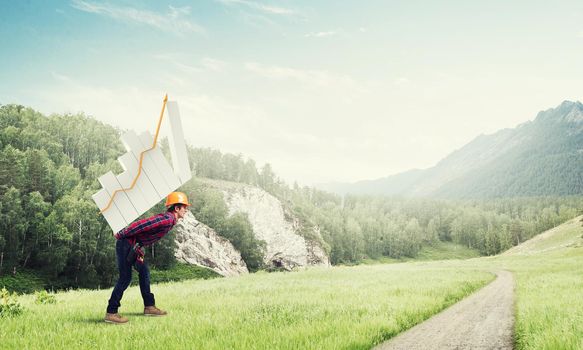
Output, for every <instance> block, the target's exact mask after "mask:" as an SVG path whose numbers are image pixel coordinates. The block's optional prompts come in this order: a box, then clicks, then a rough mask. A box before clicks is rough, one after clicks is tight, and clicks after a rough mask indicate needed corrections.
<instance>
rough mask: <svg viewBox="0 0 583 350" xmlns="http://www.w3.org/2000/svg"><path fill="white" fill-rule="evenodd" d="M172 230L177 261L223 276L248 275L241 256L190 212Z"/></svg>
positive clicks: (226, 241)
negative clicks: (202, 267) (205, 268)
mask: <svg viewBox="0 0 583 350" xmlns="http://www.w3.org/2000/svg"><path fill="white" fill-rule="evenodd" d="M174 230H175V232H176V236H175V237H176V238H175V240H176V244H177V246H178V247H177V249H176V252H175V256H176V259H177V260H178V261H183V262H186V263H189V264H194V265H199V266H204V267H208V268H209V269H211V270H213V271H215V272H217V273H219V274H221V275H223V276H237V275H241V274H245V273H249V271H248V270H247V265H245V262H244V261H243V259H242V258H241V254H240V253H239V251H238V250H236V249H235V247H233V245H232V244H231V242H229V241H228V240H227V239H225V238H223V237H221V236H219V235H218V234H217V233H216V232H215V231H214V230H213V229H212V228H210V227H208V226H206V225H205V224H203V223H201V222H199V221H198V220H196V218H195V217H194V215H192V214H191V213H190V212H189V213H187V214H186V216H185V217H184V218H183V219H182V220H180V221H179V222H178V223H177V224H176V226H175V228H174Z"/></svg>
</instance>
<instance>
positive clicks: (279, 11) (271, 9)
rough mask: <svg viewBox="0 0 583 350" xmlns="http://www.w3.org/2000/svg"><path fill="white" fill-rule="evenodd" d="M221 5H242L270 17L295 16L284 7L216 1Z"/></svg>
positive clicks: (237, 0) (231, 0) (243, 1)
mask: <svg viewBox="0 0 583 350" xmlns="http://www.w3.org/2000/svg"><path fill="white" fill-rule="evenodd" d="M216 1H218V2H220V3H222V4H225V5H228V6H233V5H243V6H246V7H248V8H251V9H254V10H259V11H261V12H264V13H267V14H270V15H295V14H296V11H294V10H291V9H287V8H284V7H277V6H270V5H263V4H260V3H258V2H254V1H248V0H216Z"/></svg>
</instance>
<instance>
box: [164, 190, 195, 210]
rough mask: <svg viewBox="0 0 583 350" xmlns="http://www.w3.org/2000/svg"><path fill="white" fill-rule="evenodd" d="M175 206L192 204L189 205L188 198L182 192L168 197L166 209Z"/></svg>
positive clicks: (173, 193)
mask: <svg viewBox="0 0 583 350" xmlns="http://www.w3.org/2000/svg"><path fill="white" fill-rule="evenodd" d="M173 204H184V205H190V203H188V198H187V197H186V195H185V194H184V193H182V192H172V193H170V194H169V195H168V197H166V207H169V206H171V205H173Z"/></svg>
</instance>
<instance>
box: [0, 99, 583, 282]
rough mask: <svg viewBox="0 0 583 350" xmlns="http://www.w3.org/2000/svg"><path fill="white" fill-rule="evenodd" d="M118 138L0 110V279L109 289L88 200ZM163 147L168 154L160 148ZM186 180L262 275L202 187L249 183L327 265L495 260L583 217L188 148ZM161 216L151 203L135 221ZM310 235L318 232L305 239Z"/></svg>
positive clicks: (549, 200)
mask: <svg viewBox="0 0 583 350" xmlns="http://www.w3.org/2000/svg"><path fill="white" fill-rule="evenodd" d="M121 132H122V130H118V129H116V128H114V127H111V126H109V125H106V124H104V123H101V122H99V121H97V120H95V119H94V118H92V117H89V116H86V115H84V114H65V115H56V114H55V115H50V116H44V115H42V114H41V113H38V112H36V111H34V110H32V109H31V108H26V107H24V106H20V105H3V106H0V277H2V276H10V275H15V274H17V273H20V272H29V273H30V272H32V273H34V274H36V275H38V276H40V277H41V278H42V279H43V280H44V281H45V286H46V288H55V289H61V288H78V287H82V288H107V287H109V286H111V285H112V283H113V282H114V279H115V276H116V273H117V271H116V266H115V251H114V246H115V245H114V238H113V237H112V233H111V230H110V228H109V226H108V225H107V223H106V222H105V220H104V219H103V218H102V216H101V215H100V214H99V210H98V208H97V207H96V205H95V203H94V202H93V200H92V199H91V195H92V194H93V193H95V192H96V191H97V190H99V189H100V187H101V186H100V185H99V183H98V181H97V178H98V177H99V176H101V175H102V174H104V173H105V172H107V171H109V170H113V171H114V172H115V173H120V172H121V170H122V169H121V167H120V165H119V163H118V162H117V157H118V156H120V155H121V154H123V153H124V152H125V150H124V149H123V146H122V145H121V143H120V142H119V135H120V134H121ZM162 148H163V149H164V150H165V151H167V145H166V142H165V140H163V142H162ZM189 157H190V162H191V166H192V171H193V175H194V177H193V180H192V181H191V182H189V183H187V184H186V185H184V186H183V188H181V190H183V191H184V192H186V193H187V194H189V196H190V197H191V198H192V199H191V201H192V202H193V206H192V208H191V211H192V212H193V214H194V215H195V216H196V217H197V218H198V219H199V220H200V221H201V222H204V223H205V224H207V225H209V226H211V227H213V228H214V229H215V230H216V231H217V232H218V233H219V234H220V235H222V236H223V237H225V238H227V239H229V240H230V241H231V242H232V243H233V244H234V245H235V247H236V248H237V249H239V251H241V254H242V256H243V259H244V260H245V261H246V263H247V265H248V266H249V268H250V270H251V271H257V270H260V269H262V268H263V266H262V259H261V257H262V255H261V252H262V249H263V247H264V242H261V241H258V240H257V239H255V237H254V235H253V229H252V226H251V225H250V224H249V221H248V219H247V218H246V216H245V215H243V214H237V215H233V216H228V215H227V210H226V206H225V203H224V202H223V200H222V197H221V194H220V193H218V192H216V191H213V190H212V189H210V188H206V187H205V186H204V185H202V183H203V182H200V181H198V180H199V179H203V178H211V179H222V180H227V181H234V182H241V183H246V184H250V185H254V186H258V187H261V188H263V189H264V190H266V191H268V192H269V193H271V194H273V195H274V196H276V197H277V198H279V199H280V200H281V201H282V203H283V204H284V206H286V207H287V209H289V210H290V211H291V212H292V213H293V214H294V215H295V216H297V217H298V218H299V219H300V221H301V222H302V227H303V228H302V230H301V232H300V234H302V235H304V236H305V237H307V238H311V239H315V240H319V241H320V242H321V244H322V245H323V246H324V248H325V249H326V250H327V252H328V253H329V254H330V259H331V262H332V264H355V263H359V262H361V261H362V260H363V259H377V258H381V257H392V258H402V257H412V258H414V257H415V256H416V254H417V253H418V252H419V250H420V249H421V247H422V246H424V245H432V244H435V243H437V242H439V241H444V242H454V243H458V244H462V245H464V246H466V247H468V248H471V249H475V250H477V251H479V252H480V253H481V254H483V255H493V254H497V253H499V252H501V251H504V250H505V249H508V248H509V247H511V246H514V245H516V244H519V243H520V242H522V241H524V240H526V239H529V238H531V237H533V236H534V235H536V234H538V233H540V232H542V231H544V230H546V229H548V228H551V227H553V226H555V225H557V224H559V223H561V222H563V221H566V220H568V219H570V218H573V217H575V216H576V215H580V214H581V213H583V199H582V197H581V196H577V195H574V194H573V195H563V196H553V197H549V196H547V197H528V198H493V199H488V200H438V199H427V198H424V199H421V198H415V199H412V198H398V197H383V196H352V195H347V196H342V197H341V196H338V195H334V194H330V193H327V192H324V191H320V190H317V189H314V188H311V187H304V186H299V185H298V184H295V183H294V184H292V185H288V184H286V183H285V182H283V181H282V180H280V179H279V178H278V177H277V175H276V173H275V171H274V170H273V169H272V167H271V166H270V165H269V164H265V165H263V166H261V167H258V166H257V164H256V163H255V162H254V161H253V160H252V159H246V158H244V157H243V155H241V154H237V155H235V154H228V153H227V154H224V153H222V152H220V151H218V150H213V149H209V148H195V147H192V146H189ZM163 210H164V207H163V203H159V204H158V205H156V206H155V207H154V208H152V209H151V210H150V211H149V212H148V213H145V214H144V216H147V215H151V214H153V213H157V212H161V211H163ZM314 228H316V231H318V232H319V234H316V233H315V231H314ZM171 236H172V235H167V236H166V237H165V239H163V240H162V241H161V242H159V243H157V244H156V245H154V246H153V247H152V248H150V249H149V250H148V252H147V254H148V261H149V262H150V264H151V265H153V266H154V267H155V268H159V269H165V268H169V267H171V266H173V264H175V263H176V261H175V259H174V254H173V251H174V241H173V239H172V238H171Z"/></svg>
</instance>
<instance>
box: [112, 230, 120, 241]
mask: <svg viewBox="0 0 583 350" xmlns="http://www.w3.org/2000/svg"><path fill="white" fill-rule="evenodd" d="M113 237H115V239H116V240H118V241H119V240H120V239H121V235H120V234H119V232H118V233H116V234H114V235H113Z"/></svg>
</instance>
